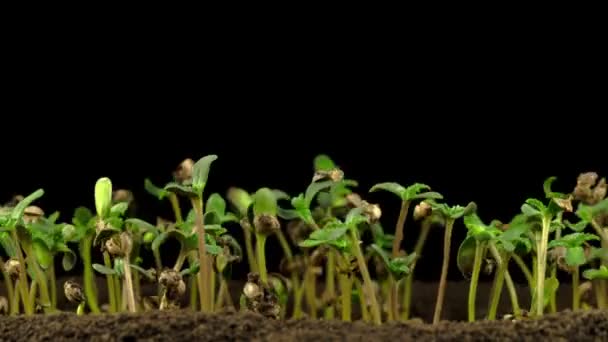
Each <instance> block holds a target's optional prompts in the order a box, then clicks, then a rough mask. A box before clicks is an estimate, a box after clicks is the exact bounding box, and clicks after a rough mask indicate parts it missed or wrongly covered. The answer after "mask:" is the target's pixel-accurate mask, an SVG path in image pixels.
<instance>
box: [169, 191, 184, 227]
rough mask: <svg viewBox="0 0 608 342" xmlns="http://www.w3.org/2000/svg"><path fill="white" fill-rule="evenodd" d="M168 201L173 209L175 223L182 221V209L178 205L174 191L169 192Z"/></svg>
mask: <svg viewBox="0 0 608 342" xmlns="http://www.w3.org/2000/svg"><path fill="white" fill-rule="evenodd" d="M169 202H171V208H172V209H173V214H174V215H175V223H177V224H180V223H182V222H183V221H184V220H183V218H182V209H181V208H180V206H179V199H178V198H177V195H176V194H175V193H172V192H171V193H169Z"/></svg>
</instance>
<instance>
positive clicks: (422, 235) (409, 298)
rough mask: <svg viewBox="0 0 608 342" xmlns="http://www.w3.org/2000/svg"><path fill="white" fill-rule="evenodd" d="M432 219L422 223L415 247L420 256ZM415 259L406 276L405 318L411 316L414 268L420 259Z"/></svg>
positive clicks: (403, 316) (404, 295)
mask: <svg viewBox="0 0 608 342" xmlns="http://www.w3.org/2000/svg"><path fill="white" fill-rule="evenodd" d="M431 222H432V221H431V220H430V219H428V220H425V221H424V222H423V223H422V227H421V231H420V235H419V236H418V240H417V241H416V246H415V247H414V253H416V255H417V256H418V257H417V258H419V257H420V255H421V254H422V249H423V248H424V244H425V243H426V238H427V236H428V235H429V231H430V230H431ZM417 258H416V260H414V263H413V264H412V267H411V270H410V273H409V274H408V275H407V277H406V278H405V286H404V294H403V315H402V317H401V318H402V319H403V320H408V319H409V318H410V310H411V309H410V308H411V303H412V285H413V283H414V270H415V269H416V263H417V262H418V260H417Z"/></svg>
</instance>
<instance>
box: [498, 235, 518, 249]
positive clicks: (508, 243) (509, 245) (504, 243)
mask: <svg viewBox="0 0 608 342" xmlns="http://www.w3.org/2000/svg"><path fill="white" fill-rule="evenodd" d="M498 240H499V241H500V245H501V247H502V248H503V249H504V250H505V251H507V252H509V253H513V252H514V251H515V245H514V244H513V243H512V242H511V241H509V240H504V239H501V238H499V239H498Z"/></svg>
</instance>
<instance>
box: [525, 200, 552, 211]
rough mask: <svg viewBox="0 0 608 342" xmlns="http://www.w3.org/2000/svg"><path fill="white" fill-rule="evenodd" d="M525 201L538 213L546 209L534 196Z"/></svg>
mask: <svg viewBox="0 0 608 342" xmlns="http://www.w3.org/2000/svg"><path fill="white" fill-rule="evenodd" d="M525 203H526V204H529V205H530V206H532V208H534V209H536V210H537V211H539V212H540V213H543V212H545V211H546V210H547V207H546V206H545V205H544V204H543V202H541V201H539V200H537V199H536V198H528V199H527V200H526V202H525ZM522 210H523V207H522Z"/></svg>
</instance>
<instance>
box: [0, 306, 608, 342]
mask: <svg viewBox="0 0 608 342" xmlns="http://www.w3.org/2000/svg"><path fill="white" fill-rule="evenodd" d="M0 339H1V340H2V341H72V340H73V341H75V340H79V341H83V340H86V341H166V340H170V339H172V340H174V341H191V340H196V341H361V340H365V341H390V340H399V341H488V340H492V341H533V340H536V341H545V340H547V341H565V340H572V341H606V340H608V313H607V312H605V311H604V312H600V311H583V312H579V313H573V312H563V313H560V314H552V315H548V316H545V317H544V318H542V319H540V320H525V321H518V322H511V321H494V322H488V321H486V322H477V323H471V324H469V323H464V322H448V321H444V322H441V323H440V324H438V325H436V326H432V325H428V324H421V323H414V322H410V323H386V324H385V325H383V326H381V327H376V326H373V325H371V324H368V323H362V322H354V323H345V322H340V321H312V320H309V319H301V320H288V321H278V320H271V319H267V318H263V317H261V316H258V315H255V314H246V313H218V314H215V315H204V314H201V313H193V312H190V311H187V310H179V311H163V312H161V311H150V312H146V313H141V314H135V315H133V314H118V315H109V314H105V315H97V316H94V315H88V316H80V317H79V316H76V315H75V314H73V313H59V314H50V315H38V316H33V317H30V318H26V317H16V318H14V317H0Z"/></svg>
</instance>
